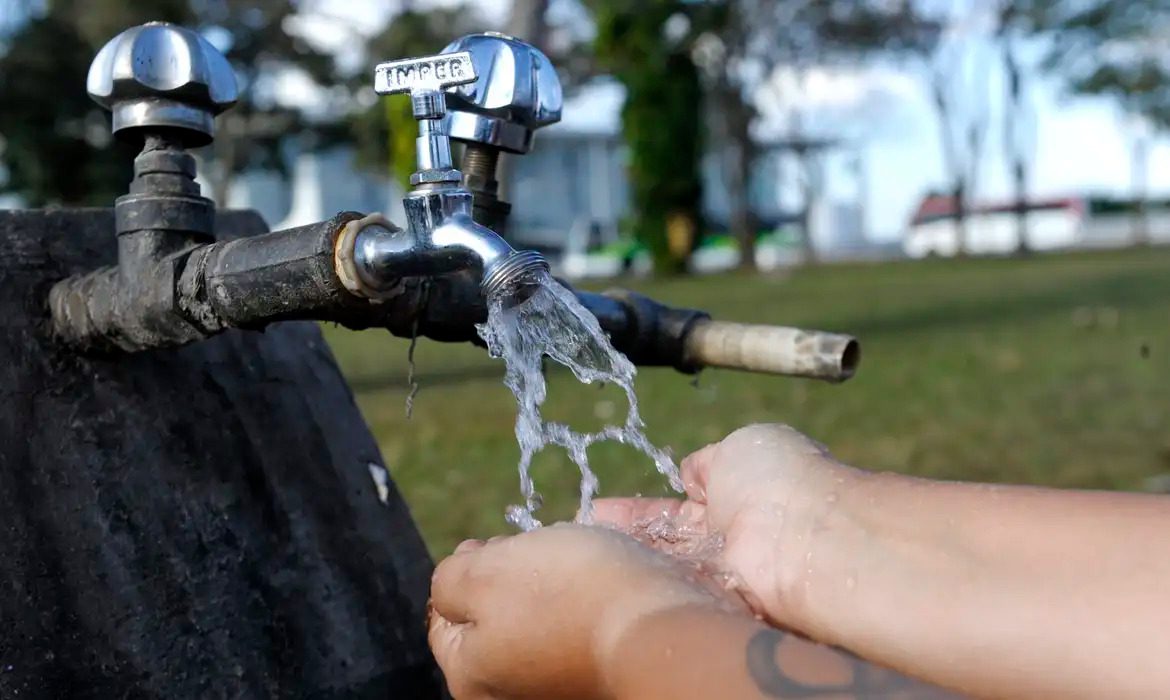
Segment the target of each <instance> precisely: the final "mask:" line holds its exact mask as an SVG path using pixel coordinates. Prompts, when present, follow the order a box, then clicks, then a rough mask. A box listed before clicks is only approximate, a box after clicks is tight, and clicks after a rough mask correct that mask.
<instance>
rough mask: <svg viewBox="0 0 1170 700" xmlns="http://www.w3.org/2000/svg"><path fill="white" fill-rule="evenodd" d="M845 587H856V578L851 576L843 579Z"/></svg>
mask: <svg viewBox="0 0 1170 700" xmlns="http://www.w3.org/2000/svg"><path fill="white" fill-rule="evenodd" d="M845 587H846V588H848V589H849V590H853V589H854V588H856V587H857V579H855V578H853V577H852V576H850V577H849V578H847V579H845Z"/></svg>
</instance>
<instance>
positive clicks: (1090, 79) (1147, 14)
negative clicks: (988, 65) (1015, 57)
mask: <svg viewBox="0 0 1170 700" xmlns="http://www.w3.org/2000/svg"><path fill="white" fill-rule="evenodd" d="M1037 5H1039V7H1037V8H1036V10H1035V18H1034V20H1035V21H1036V23H1037V25H1038V26H1039V28H1041V29H1042V30H1044V31H1047V32H1049V33H1050V35H1051V39H1052V45H1051V49H1050V51H1049V54H1048V56H1047V58H1046V60H1045V65H1046V67H1047V68H1049V69H1050V70H1052V71H1053V72H1055V73H1056V74H1058V75H1060V76H1061V77H1063V79H1064V80H1065V82H1066V84H1067V85H1068V87H1069V88H1070V89H1071V90H1072V91H1073V92H1075V93H1079V94H1086V95H1104V96H1108V97H1113V98H1115V99H1116V100H1117V101H1118V102H1119V103H1120V104H1121V106H1122V108H1123V109H1125V110H1126V111H1127V112H1129V113H1130V114H1132V115H1135V117H1136V118H1135V119H1134V121H1133V125H1132V128H1131V129H1130V131H1131V132H1132V133H1131V149H1132V161H1133V164H1134V168H1133V170H1134V181H1133V189H1134V200H1135V204H1136V205H1137V206H1136V214H1135V217H1134V238H1135V242H1139V243H1144V242H1147V241H1148V240H1149V224H1148V219H1147V215H1146V201H1145V200H1146V196H1147V192H1146V184H1147V183H1146V180H1147V176H1148V175H1147V173H1146V159H1147V151H1148V149H1149V129H1147V128H1146V127H1145V124H1146V123H1148V124H1150V125H1152V126H1154V127H1157V128H1163V129H1164V128H1166V127H1170V62H1168V61H1167V57H1166V37H1167V36H1170V7H1167V4H1166V1H1165V0H1049V1H1048V2H1038V3H1037Z"/></svg>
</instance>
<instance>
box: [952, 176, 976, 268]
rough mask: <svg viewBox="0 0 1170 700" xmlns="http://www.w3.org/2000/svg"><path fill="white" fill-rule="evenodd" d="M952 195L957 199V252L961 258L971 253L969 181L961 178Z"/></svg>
mask: <svg viewBox="0 0 1170 700" xmlns="http://www.w3.org/2000/svg"><path fill="white" fill-rule="evenodd" d="M951 196H952V197H954V200H955V254H956V255H958V256H959V257H961V258H964V257H967V255H969V254H970V244H971V241H970V238H969V234H970V232H969V231H968V230H967V183H966V181H964V180H963V179H961V178H960V179H959V181H958V182H956V183H955V187H954V189H953V190H952V191H951Z"/></svg>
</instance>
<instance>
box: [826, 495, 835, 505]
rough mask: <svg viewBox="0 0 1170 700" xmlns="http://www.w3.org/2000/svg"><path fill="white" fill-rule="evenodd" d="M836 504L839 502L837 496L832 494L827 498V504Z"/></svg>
mask: <svg viewBox="0 0 1170 700" xmlns="http://www.w3.org/2000/svg"><path fill="white" fill-rule="evenodd" d="M836 502H837V494H835V493H830V494H829V495H828V496H825V503H836Z"/></svg>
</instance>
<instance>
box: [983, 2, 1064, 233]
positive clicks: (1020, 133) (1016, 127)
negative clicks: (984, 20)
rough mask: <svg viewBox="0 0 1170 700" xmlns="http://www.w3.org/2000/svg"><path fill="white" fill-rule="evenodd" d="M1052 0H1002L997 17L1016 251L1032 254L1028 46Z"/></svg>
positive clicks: (1032, 139) (1033, 135)
mask: <svg viewBox="0 0 1170 700" xmlns="http://www.w3.org/2000/svg"><path fill="white" fill-rule="evenodd" d="M1052 4H1053V3H1052V1H1051V0H1001V2H1000V5H999V8H998V11H997V17H996V25H997V28H996V31H995V37H994V38H995V41H996V43H997V44H998V45H999V50H1000V53H1001V55H1002V57H1003V71H1004V88H1005V91H1006V93H1007V94H1006V95H1005V98H1006V99H1005V100H1004V109H1003V145H1004V155H1005V160H1006V161H1007V163H1008V168H1009V170H1010V173H1009V175H1010V176H1011V180H1012V185H1013V187H1012V189H1013V192H1014V194H1013V197H1012V199H1013V200H1014V204H1015V214H1016V253H1017V254H1018V255H1023V254H1026V253H1028V251H1029V250H1030V246H1029V243H1028V170H1029V167H1030V165H1031V161H1032V158H1033V157H1034V155H1035V150H1036V115H1035V113H1034V112H1033V111H1032V110H1031V106H1030V103H1029V101H1028V77H1029V75H1030V74H1031V73H1032V71H1031V70H1029V67H1028V66H1025V64H1024V48H1025V45H1026V43H1027V41H1028V40H1029V39H1031V38H1032V37H1033V36H1034V35H1035V34H1036V32H1038V31H1039V29H1040V22H1041V18H1042V15H1043V14H1044V13H1045V12H1046V10H1047V9H1048V8H1049V7H1050V6H1051V5H1052Z"/></svg>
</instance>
